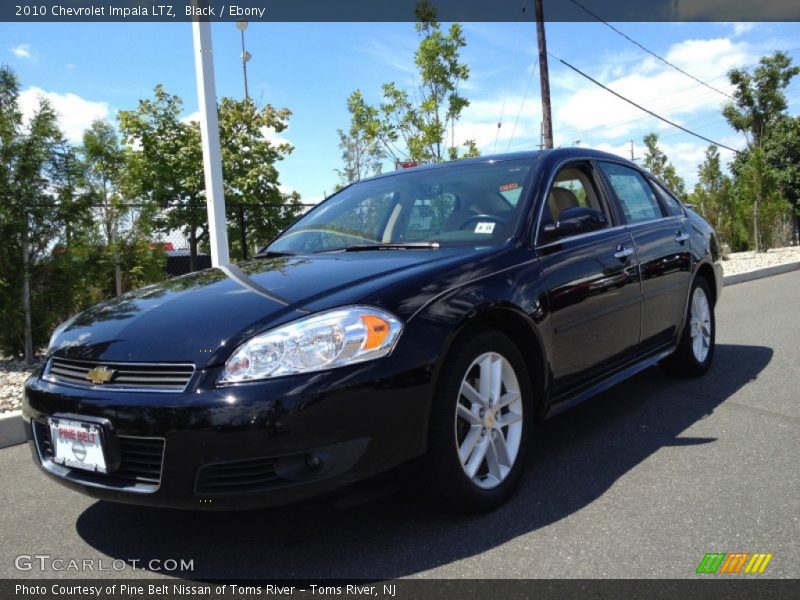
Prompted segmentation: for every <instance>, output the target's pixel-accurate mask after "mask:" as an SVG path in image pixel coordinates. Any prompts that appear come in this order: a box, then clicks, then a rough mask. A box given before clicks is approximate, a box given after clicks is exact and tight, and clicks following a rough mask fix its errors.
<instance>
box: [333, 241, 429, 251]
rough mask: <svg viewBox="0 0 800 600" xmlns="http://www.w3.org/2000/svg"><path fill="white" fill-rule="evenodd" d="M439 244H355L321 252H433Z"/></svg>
mask: <svg viewBox="0 0 800 600" xmlns="http://www.w3.org/2000/svg"><path fill="white" fill-rule="evenodd" d="M438 247H439V242H386V243H382V244H357V245H354V246H345V247H343V248H331V249H330V250H322V252H365V251H367V250H435V249H437V248H438Z"/></svg>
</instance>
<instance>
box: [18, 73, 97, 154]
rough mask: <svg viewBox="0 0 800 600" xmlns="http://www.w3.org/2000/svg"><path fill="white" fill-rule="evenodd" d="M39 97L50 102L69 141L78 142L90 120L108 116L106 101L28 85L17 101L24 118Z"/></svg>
mask: <svg viewBox="0 0 800 600" xmlns="http://www.w3.org/2000/svg"><path fill="white" fill-rule="evenodd" d="M41 98H44V99H46V100H48V101H49V102H50V105H51V106H52V107H53V110H55V111H56V114H58V123H59V126H60V127H61V131H62V132H63V133H64V136H65V137H66V138H67V139H68V140H69V141H71V142H80V141H81V139H82V138H83V132H84V131H85V130H86V129H88V128H89V126H90V125H91V124H92V121H95V120H97V119H106V118H108V113H109V107H108V103H106V102H93V101H91V100H86V99H84V98H81V97H80V96H78V95H77V94H73V93H71V92H67V93H66V94H59V93H58V92H47V91H45V90H43V89H41V88H38V87H29V88H28V89H26V90H24V91H22V92H20V95H19V101H18V103H19V107H20V110H21V111H22V115H23V117H24V118H25V119H26V120H28V119H30V118H31V117H32V116H33V114H34V113H35V112H36V109H37V108H38V107H39V100H40V99H41Z"/></svg>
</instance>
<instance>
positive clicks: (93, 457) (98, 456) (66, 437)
mask: <svg viewBox="0 0 800 600" xmlns="http://www.w3.org/2000/svg"><path fill="white" fill-rule="evenodd" d="M47 424H48V426H49V427H50V444H51V448H52V450H53V456H52V458H51V460H52V461H53V462H54V463H56V464H57V465H61V466H63V467H68V468H70V469H80V470H82V471H87V472H90V473H100V474H103V475H105V474H108V472H109V461H108V454H107V439H106V429H105V428H104V427H103V425H102V424H101V423H97V422H92V421H88V420H86V421H84V420H82V419H81V418H80V417H73V416H72V415H70V416H68V417H65V416H55V415H54V416H52V417H49V418H48V419H47Z"/></svg>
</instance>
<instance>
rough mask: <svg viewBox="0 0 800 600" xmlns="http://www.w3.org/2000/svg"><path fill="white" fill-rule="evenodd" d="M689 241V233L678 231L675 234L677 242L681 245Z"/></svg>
mask: <svg viewBox="0 0 800 600" xmlns="http://www.w3.org/2000/svg"><path fill="white" fill-rule="evenodd" d="M688 239H689V234H688V233H685V232H683V231H678V232H676V233H675V241H676V242H678V243H679V244H682V243H683V242H685V241H686V240H688Z"/></svg>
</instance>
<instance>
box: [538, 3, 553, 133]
mask: <svg viewBox="0 0 800 600" xmlns="http://www.w3.org/2000/svg"><path fill="white" fill-rule="evenodd" d="M535 11H536V40H537V42H538V44H539V84H540V87H541V91H542V123H543V125H542V127H543V130H544V134H543V137H544V139H543V141H542V143H543V145H544V147H545V148H547V149H550V148H552V147H553V117H552V115H551V111H550V73H549V71H548V69H547V40H546V39H545V35H544V9H543V8H542V0H535Z"/></svg>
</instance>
